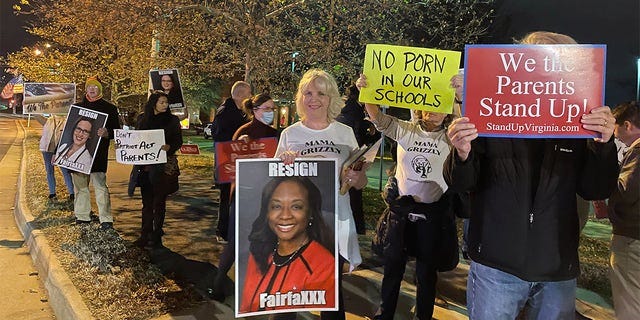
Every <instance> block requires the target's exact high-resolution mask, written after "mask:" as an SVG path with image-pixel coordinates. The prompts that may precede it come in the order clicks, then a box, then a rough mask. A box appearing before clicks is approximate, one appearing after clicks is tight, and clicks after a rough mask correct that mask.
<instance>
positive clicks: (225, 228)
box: [216, 183, 231, 240]
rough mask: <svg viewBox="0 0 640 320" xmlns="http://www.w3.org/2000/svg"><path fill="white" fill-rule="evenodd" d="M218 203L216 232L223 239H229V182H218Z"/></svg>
mask: <svg viewBox="0 0 640 320" xmlns="http://www.w3.org/2000/svg"><path fill="white" fill-rule="evenodd" d="M218 187H219V188H220V205H219V207H218V226H217V227H216V230H217V234H218V235H219V236H221V237H222V238H223V239H224V240H229V234H228V233H229V205H230V203H229V202H230V198H231V183H219V184H218Z"/></svg>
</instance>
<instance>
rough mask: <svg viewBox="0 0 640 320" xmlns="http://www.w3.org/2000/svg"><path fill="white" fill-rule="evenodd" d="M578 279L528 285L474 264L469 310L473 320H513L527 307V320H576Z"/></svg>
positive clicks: (471, 272) (508, 275)
mask: <svg viewBox="0 0 640 320" xmlns="http://www.w3.org/2000/svg"><path fill="white" fill-rule="evenodd" d="M575 300H576V279H571V280H565V281H555V282H528V281H524V280H522V279H520V278H518V277H516V276H514V275H511V274H509V273H506V272H502V271H500V270H497V269H494V268H490V267H487V266H484V265H482V264H479V263H475V262H471V268H470V270H469V278H468V279H467V309H468V311H469V318H470V319H474V320H484V319H491V320H497V319H504V320H507V319H508V320H513V319H515V318H516V317H517V316H518V313H519V312H520V310H521V309H522V308H523V307H524V306H525V304H526V305H527V309H526V313H527V319H540V320H546V319H554V320H558V319H571V320H573V319H575V303H576V302H575Z"/></svg>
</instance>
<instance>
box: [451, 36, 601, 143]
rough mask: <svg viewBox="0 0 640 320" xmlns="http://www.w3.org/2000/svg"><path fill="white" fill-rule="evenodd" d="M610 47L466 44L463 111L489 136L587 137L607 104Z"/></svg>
mask: <svg viewBox="0 0 640 320" xmlns="http://www.w3.org/2000/svg"><path fill="white" fill-rule="evenodd" d="M605 57H606V46H605V45H467V46H466V47H465V72H464V77H465V79H464V99H463V106H462V111H463V114H464V115H465V116H466V117H468V118H469V119H470V122H472V123H474V124H475V125H476V128H477V129H478V134H479V135H480V136H485V137H518V138H586V137H598V136H599V133H597V132H594V131H590V130H585V129H584V128H582V125H581V123H580V119H581V117H582V115H583V114H586V113H589V112H590V111H591V109H593V108H596V107H599V106H603V105H604V76H605V61H606V59H605Z"/></svg>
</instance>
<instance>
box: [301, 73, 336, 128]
mask: <svg viewBox="0 0 640 320" xmlns="http://www.w3.org/2000/svg"><path fill="white" fill-rule="evenodd" d="M312 82H313V83H314V84H315V86H316V87H317V88H318V90H320V92H322V93H324V94H325V95H327V96H329V98H330V100H329V110H327V120H328V121H329V122H331V121H333V120H334V119H335V118H336V117H337V116H338V115H339V114H340V110H341V109H342V105H343V101H342V98H341V96H340V92H339V91H338V84H337V83H336V80H335V79H334V78H333V76H332V75H330V74H329V73H327V72H326V71H324V70H320V69H311V70H309V71H307V72H306V73H305V74H304V75H303V76H302V79H300V84H298V92H296V112H298V115H299V116H300V118H301V119H304V118H305V111H304V108H303V106H302V99H303V97H304V92H305V91H306V90H307V87H308V86H309V84H311V83H312Z"/></svg>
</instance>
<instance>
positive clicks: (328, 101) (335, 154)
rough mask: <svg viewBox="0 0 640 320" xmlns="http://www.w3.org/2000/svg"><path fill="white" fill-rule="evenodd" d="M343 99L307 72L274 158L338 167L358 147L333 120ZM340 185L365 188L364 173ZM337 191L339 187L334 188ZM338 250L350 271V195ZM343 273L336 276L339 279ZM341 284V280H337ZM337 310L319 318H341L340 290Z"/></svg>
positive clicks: (343, 198) (322, 76) (353, 263)
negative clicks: (320, 160)
mask: <svg viewBox="0 0 640 320" xmlns="http://www.w3.org/2000/svg"><path fill="white" fill-rule="evenodd" d="M341 106H342V99H341V98H340V93H339V92H338V85H337V84H336V81H335V79H334V78H333V76H331V75H330V74H328V73H327V72H325V71H322V70H319V69H312V70H309V71H307V72H306V73H305V74H304V75H303V76H302V79H301V80H300V84H299V85H298V91H297V93H296V110H297V112H298V115H299V116H300V121H298V122H296V123H294V124H292V125H291V126H289V127H287V128H286V129H284V131H282V134H281V136H280V141H279V143H278V149H277V150H276V157H280V158H281V159H282V160H283V161H284V163H285V164H291V163H293V162H294V159H295V158H296V157H324V158H330V159H337V160H338V166H339V167H340V168H341V167H342V165H343V163H344V162H345V161H346V160H347V159H348V157H349V155H350V152H353V151H354V150H355V149H356V148H357V147H358V142H357V141H356V138H355V136H354V134H353V130H351V128H349V126H346V125H344V124H342V123H340V122H337V121H335V120H334V119H335V117H336V116H337V115H338V114H339V113H340V108H341ZM339 178H340V179H339V181H338V182H340V184H343V183H344V184H346V185H349V186H351V187H354V188H356V189H362V188H364V187H365V186H366V185H367V176H366V174H365V170H361V171H355V170H352V169H348V170H345V171H343V172H342V173H341V174H340V177H339ZM336 188H340V185H336ZM337 219H338V222H337V224H338V230H337V237H338V251H339V253H340V271H341V270H342V265H343V264H344V263H345V262H348V263H349V268H348V270H349V272H351V271H352V270H353V269H354V268H355V267H357V266H358V265H359V264H360V262H362V257H361V256H360V248H359V245H358V236H357V234H356V229H355V223H354V220H353V216H352V213H351V207H350V205H349V195H348V194H345V195H340V196H339V198H338V218H337ZM341 274H342V272H340V273H339V274H338V275H339V277H340V278H341ZM340 281H341V279H340ZM338 300H339V311H338V312H322V314H321V318H322V319H344V318H345V313H344V303H343V298H342V290H341V289H340V290H339V295H338Z"/></svg>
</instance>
